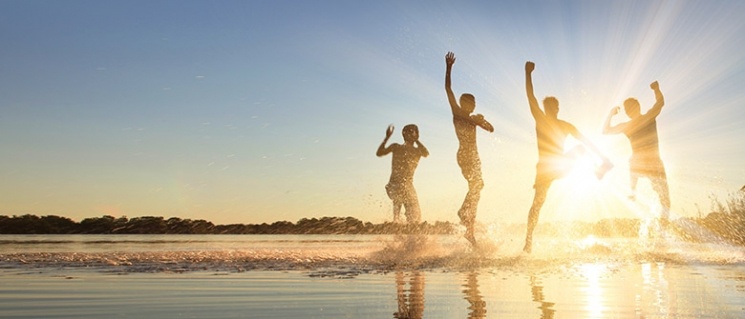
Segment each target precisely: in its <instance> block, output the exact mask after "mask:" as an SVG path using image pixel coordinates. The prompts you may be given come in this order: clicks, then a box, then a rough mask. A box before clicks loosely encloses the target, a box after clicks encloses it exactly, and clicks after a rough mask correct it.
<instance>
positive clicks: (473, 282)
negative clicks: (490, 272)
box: [463, 272, 486, 319]
mask: <svg viewBox="0 0 745 319" xmlns="http://www.w3.org/2000/svg"><path fill="white" fill-rule="evenodd" d="M478 275H479V274H478V273H477V272H470V273H468V275H467V276H466V282H465V283H464V284H463V295H464V297H463V298H464V299H466V301H468V304H469V306H468V319H483V318H486V301H484V298H483V297H482V296H481V292H480V291H479V279H478Z"/></svg>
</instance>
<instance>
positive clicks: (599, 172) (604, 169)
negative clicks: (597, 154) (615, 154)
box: [595, 160, 613, 180]
mask: <svg viewBox="0 0 745 319" xmlns="http://www.w3.org/2000/svg"><path fill="white" fill-rule="evenodd" d="M611 169H613V163H611V162H610V161H608V160H604V161H603V164H601V165H600V166H598V167H597V168H596V169H595V176H597V178H598V180H602V179H603V177H604V176H605V173H608V171H610V170H611Z"/></svg>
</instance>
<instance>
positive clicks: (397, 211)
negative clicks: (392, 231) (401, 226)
mask: <svg viewBox="0 0 745 319" xmlns="http://www.w3.org/2000/svg"><path fill="white" fill-rule="evenodd" d="M393 222H394V223H400V222H401V203H400V202H398V201H393Z"/></svg>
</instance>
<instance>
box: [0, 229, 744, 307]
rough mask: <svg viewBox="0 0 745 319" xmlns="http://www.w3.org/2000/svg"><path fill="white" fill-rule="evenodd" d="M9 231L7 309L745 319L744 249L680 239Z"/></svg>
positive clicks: (2, 250) (4, 257)
mask: <svg viewBox="0 0 745 319" xmlns="http://www.w3.org/2000/svg"><path fill="white" fill-rule="evenodd" d="M536 240H537V241H536V243H535V247H534V252H533V254H531V255H525V254H522V253H521V252H520V248H521V244H522V242H521V241H520V240H518V239H517V237H516V238H515V239H514V240H512V239H505V240H503V241H496V242H485V243H484V245H483V247H482V249H480V250H478V251H474V250H472V249H470V248H469V246H468V245H467V244H466V242H465V241H464V240H462V239H461V238H460V237H457V236H428V237H427V236H375V235H360V236H351V235H349V236H348V235H332V236H314V235H301V236H286V235H281V236H279V235H276V236H275V235H54V236H51V235H44V236H41V235H16V236H0V318H742V317H743V313H745V250H744V249H742V248H740V247H735V246H730V245H726V244H721V243H719V244H712V243H710V244H693V243H687V242H683V241H678V240H674V239H658V240H656V241H651V242H650V241H640V240H637V239H595V238H583V239H570V238H537V239H536Z"/></svg>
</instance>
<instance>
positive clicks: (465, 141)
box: [445, 52, 494, 245]
mask: <svg viewBox="0 0 745 319" xmlns="http://www.w3.org/2000/svg"><path fill="white" fill-rule="evenodd" d="M454 63H455V54H453V52H448V53H447V54H446V55H445V67H446V69H445V92H446V93H447V96H448V102H449V103H450V110H451V111H452V113H453V125H454V126H455V135H456V136H457V137H458V143H459V146H458V154H457V160H458V166H460V171H461V174H463V177H465V179H466V181H468V193H466V197H465V199H464V200H463V205H461V207H460V209H459V210H458V217H459V218H460V223H461V224H463V225H464V226H466V234H465V237H466V239H467V240H468V241H469V242H471V244H472V245H476V238H475V237H474V223H475V221H476V209H477V208H478V205H479V199H480V197H481V189H482V188H484V180H483V179H482V177H481V160H480V159H479V151H478V148H477V145H476V127H477V126H478V127H481V128H482V129H484V130H486V131H488V132H494V127H493V126H492V125H491V123H489V122H488V121H487V120H486V119H484V116H483V115H481V114H471V113H473V111H474V109H476V99H475V98H474V97H473V95H472V94H468V93H464V94H462V95H461V96H460V104H459V103H458V101H456V100H455V94H453V90H452V89H451V88H450V83H451V81H450V71H451V70H452V68H453V64H454Z"/></svg>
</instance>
